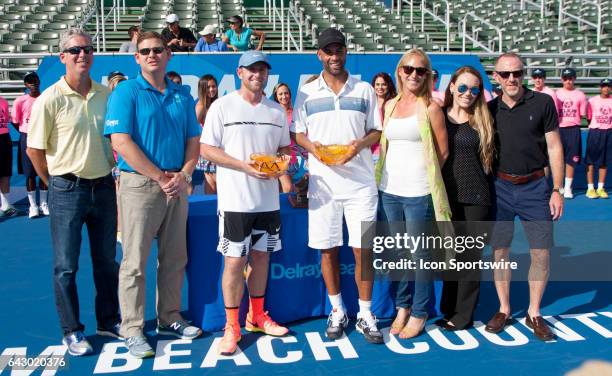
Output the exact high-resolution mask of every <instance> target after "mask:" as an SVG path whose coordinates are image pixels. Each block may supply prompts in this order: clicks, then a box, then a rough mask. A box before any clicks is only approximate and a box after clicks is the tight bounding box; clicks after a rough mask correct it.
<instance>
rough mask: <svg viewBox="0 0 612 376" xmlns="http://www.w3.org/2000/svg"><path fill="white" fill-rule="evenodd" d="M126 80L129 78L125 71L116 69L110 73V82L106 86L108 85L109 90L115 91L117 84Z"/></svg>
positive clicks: (108, 79)
mask: <svg viewBox="0 0 612 376" xmlns="http://www.w3.org/2000/svg"><path fill="white" fill-rule="evenodd" d="M125 80H127V77H125V75H124V74H123V73H121V72H119V71H114V72H111V73H110V74H109V75H108V78H107V81H108V83H107V85H106V86H107V87H108V90H110V91H113V90H115V88H116V87H117V85H119V83H120V82H123V81H125Z"/></svg>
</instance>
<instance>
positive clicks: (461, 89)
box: [457, 84, 480, 96]
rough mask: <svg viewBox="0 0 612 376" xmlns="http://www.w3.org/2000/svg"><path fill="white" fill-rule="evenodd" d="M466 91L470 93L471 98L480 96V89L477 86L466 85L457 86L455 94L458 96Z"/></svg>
mask: <svg viewBox="0 0 612 376" xmlns="http://www.w3.org/2000/svg"><path fill="white" fill-rule="evenodd" d="M468 90H469V91H470V93H472V95H473V96H477V95H478V94H480V88H479V87H478V86H472V87H468V86H467V85H466V84H461V85H459V86H457V92H459V94H463V93H465V92H466V91H468Z"/></svg>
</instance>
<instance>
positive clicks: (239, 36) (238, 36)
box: [222, 15, 266, 52]
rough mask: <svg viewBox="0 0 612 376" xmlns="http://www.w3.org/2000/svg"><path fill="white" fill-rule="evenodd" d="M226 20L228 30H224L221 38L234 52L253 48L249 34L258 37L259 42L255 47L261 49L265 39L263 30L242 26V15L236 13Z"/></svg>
mask: <svg viewBox="0 0 612 376" xmlns="http://www.w3.org/2000/svg"><path fill="white" fill-rule="evenodd" d="M227 22H228V23H229V25H230V30H228V31H226V32H225V35H224V36H223V37H222V39H223V42H225V43H226V44H227V47H228V48H230V49H232V50H234V51H236V52H238V51H246V50H250V49H252V48H253V47H252V46H251V36H252V35H255V36H256V37H258V38H259V44H258V45H257V48H255V49H256V50H258V51H260V50H261V49H262V47H263V44H264V41H265V40H266V34H265V33H264V32H263V31H259V30H255V29H251V28H248V27H244V21H243V20H242V17H240V16H238V15H235V16H231V17H230V18H228V19H227Z"/></svg>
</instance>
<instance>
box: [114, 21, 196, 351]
mask: <svg viewBox="0 0 612 376" xmlns="http://www.w3.org/2000/svg"><path fill="white" fill-rule="evenodd" d="M137 48H138V52H136V54H135V59H136V62H137V63H138V64H139V65H140V68H141V73H140V74H139V75H138V77H136V79H133V80H128V81H126V82H124V83H122V84H121V85H120V86H118V87H117V88H116V89H115V91H114V92H113V94H112V96H111V98H110V99H109V102H108V109H107V113H106V124H105V128H104V134H105V135H107V136H110V138H111V142H112V144H113V148H114V149H115V150H116V151H117V152H118V154H119V168H120V169H121V178H120V179H121V186H120V189H119V204H120V205H119V208H120V210H119V215H120V218H121V223H125V224H127V226H126V228H125V229H124V231H123V232H122V247H123V260H122V261H121V267H120V269H119V303H120V307H121V313H122V322H121V333H122V336H123V337H125V338H126V343H127V346H128V348H129V350H130V354H132V355H133V356H135V357H138V358H144V357H147V356H152V355H153V349H152V348H151V347H150V346H149V344H148V343H147V340H146V338H145V337H144V334H143V328H144V304H145V278H144V275H145V266H146V260H147V258H148V256H149V253H150V251H151V243H152V242H153V239H154V238H155V236H157V237H158V267H157V297H158V298H157V315H158V318H157V319H158V327H157V332H158V333H160V334H169V335H174V336H176V337H179V338H182V339H193V338H196V337H197V336H199V335H200V334H201V333H202V331H201V330H200V329H199V328H196V327H194V326H191V325H189V324H188V323H186V322H185V320H183V318H182V317H181V315H180V308H181V289H182V284H183V278H184V273H185V265H186V263H187V244H186V243H187V241H186V233H187V230H186V226H187V208H188V202H187V191H186V188H187V186H188V184H189V182H190V181H191V173H192V172H193V169H194V168H195V165H196V161H197V156H198V138H199V135H200V132H201V129H200V125H199V124H198V121H197V118H196V115H195V103H194V101H193V98H192V97H191V95H190V94H189V93H188V92H187V91H186V90H185V89H183V88H182V87H180V86H178V85H176V84H174V83H173V82H172V81H170V80H168V79H167V78H166V77H165V76H166V66H167V64H168V61H169V60H170V58H171V52H170V50H169V49H168V47H167V45H166V44H165V42H164V41H163V39H162V38H161V36H160V35H159V34H158V33H155V32H145V33H142V34H140V36H139V37H138V42H137Z"/></svg>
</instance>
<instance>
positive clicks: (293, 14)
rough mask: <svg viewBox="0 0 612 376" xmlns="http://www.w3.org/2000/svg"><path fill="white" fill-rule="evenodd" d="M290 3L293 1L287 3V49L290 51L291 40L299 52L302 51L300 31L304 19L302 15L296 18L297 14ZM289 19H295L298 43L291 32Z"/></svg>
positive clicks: (302, 43) (302, 36)
mask: <svg viewBox="0 0 612 376" xmlns="http://www.w3.org/2000/svg"><path fill="white" fill-rule="evenodd" d="M292 5H293V3H289V8H288V9H287V51H291V43H292V42H293V46H294V47H295V49H296V50H297V51H300V52H301V51H304V33H303V32H302V24H303V23H304V21H303V16H302V15H300V16H299V18H298V14H297V13H296V12H295V10H296V9H295V6H292ZM291 20H293V21H295V23H296V24H297V26H298V36H299V44H298V41H296V40H295V38H294V37H293V33H292V32H291Z"/></svg>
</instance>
